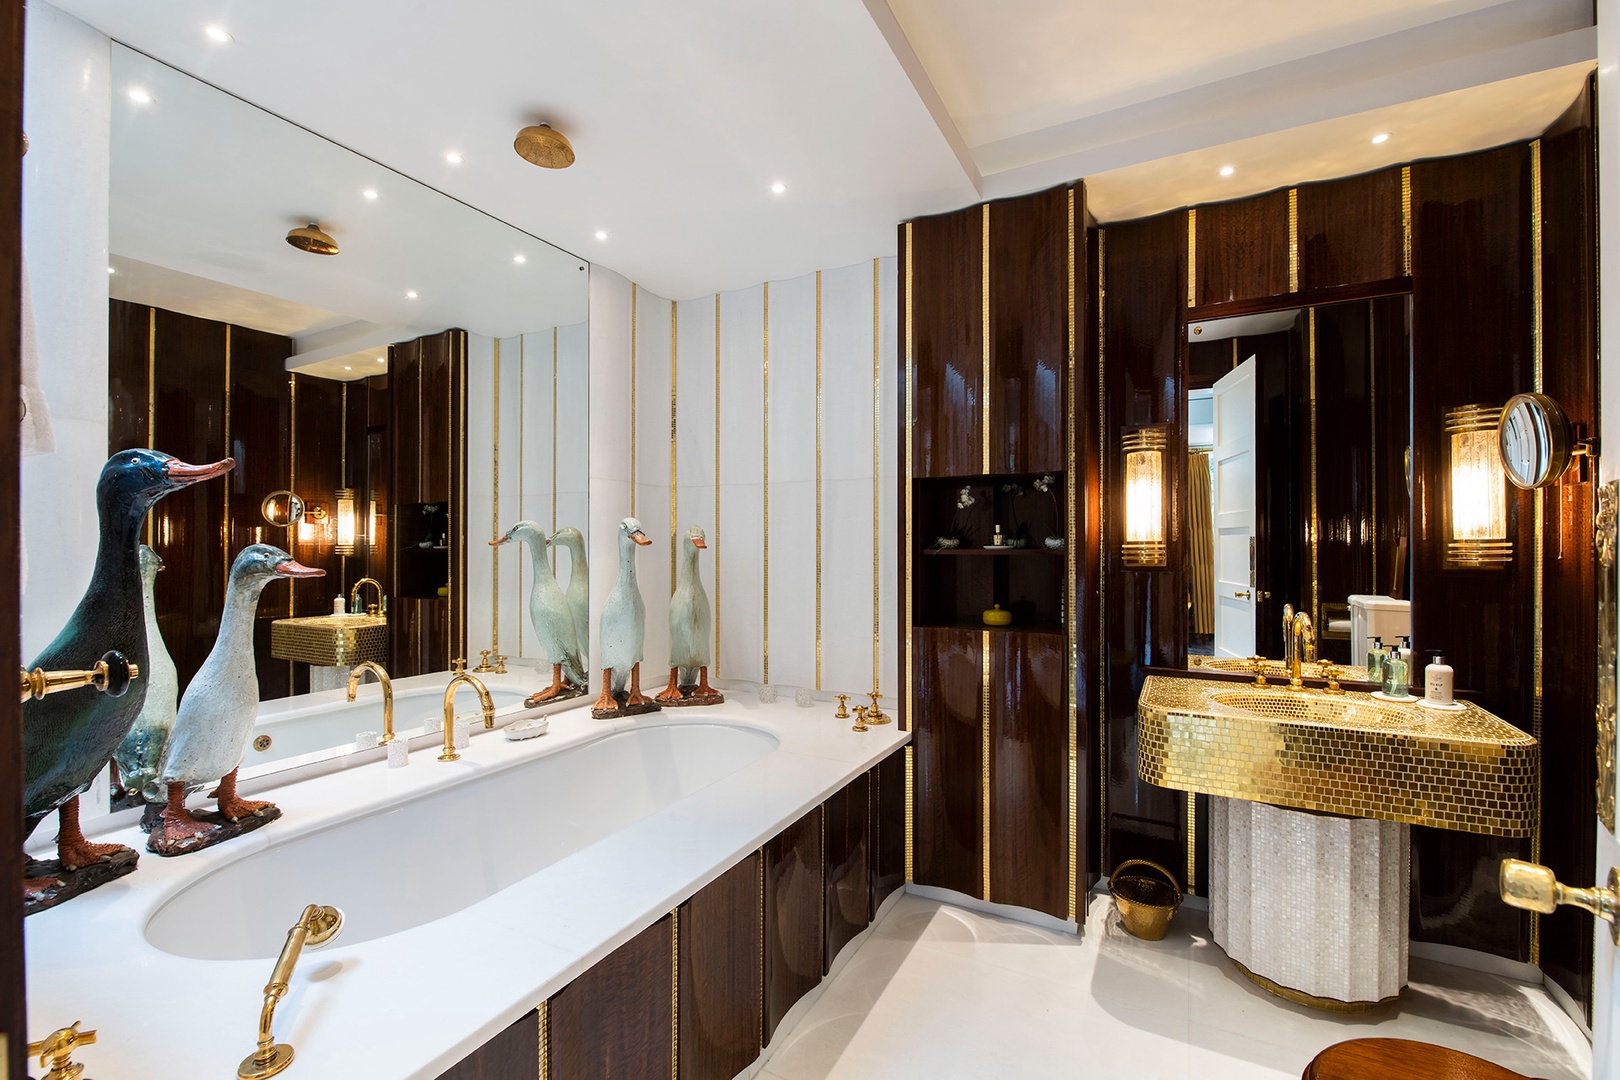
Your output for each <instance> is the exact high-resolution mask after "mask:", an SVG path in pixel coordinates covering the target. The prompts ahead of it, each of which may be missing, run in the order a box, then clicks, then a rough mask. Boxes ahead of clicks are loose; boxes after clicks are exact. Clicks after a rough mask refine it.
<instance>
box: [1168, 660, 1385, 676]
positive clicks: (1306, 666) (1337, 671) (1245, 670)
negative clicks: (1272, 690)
mask: <svg viewBox="0 0 1620 1080" xmlns="http://www.w3.org/2000/svg"><path fill="white" fill-rule="evenodd" d="M1330 669H1331V671H1332V673H1333V676H1334V678H1336V679H1340V680H1342V681H1344V682H1366V681H1367V669H1366V668H1365V667H1355V666H1353V665H1350V664H1328V663H1325V662H1323V661H1321V660H1301V661H1300V662H1299V674H1300V677H1301V678H1303V679H1325V678H1327V677H1328V674H1329V671H1330ZM1187 670H1188V671H1224V672H1236V673H1238V674H1240V675H1252V674H1254V666H1253V663H1252V661H1249V660H1244V659H1242V658H1240V657H1234V656H1189V657H1187ZM1260 673H1261V674H1263V675H1264V676H1265V677H1266V678H1268V679H1287V678H1288V677H1289V676H1290V675H1291V674H1292V671H1291V670H1290V668H1289V666H1288V663H1287V662H1286V661H1283V660H1263V661H1261V667H1260Z"/></svg>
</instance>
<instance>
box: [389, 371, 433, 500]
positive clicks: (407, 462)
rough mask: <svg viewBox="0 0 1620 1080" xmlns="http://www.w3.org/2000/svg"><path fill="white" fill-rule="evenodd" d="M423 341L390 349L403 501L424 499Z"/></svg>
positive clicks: (397, 477)
mask: <svg viewBox="0 0 1620 1080" xmlns="http://www.w3.org/2000/svg"><path fill="white" fill-rule="evenodd" d="M421 354H422V343H421V341H420V340H417V341H408V342H405V343H404V344H401V345H392V346H390V347H389V349H388V377H389V379H390V380H391V383H392V386H393V393H392V394H391V395H390V409H391V414H390V424H389V427H390V430H391V431H392V432H393V453H394V498H395V500H396V501H397V502H400V503H418V502H423V501H425V500H424V498H423V495H422V420H421V416H422V403H423V388H422V359H421Z"/></svg>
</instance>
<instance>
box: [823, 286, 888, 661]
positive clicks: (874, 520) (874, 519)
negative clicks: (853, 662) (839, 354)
mask: <svg viewBox="0 0 1620 1080" xmlns="http://www.w3.org/2000/svg"><path fill="white" fill-rule="evenodd" d="M821 375H822V371H821V271H820V270H817V271H816V689H817V690H820V689H821V500H822V479H821V440H822V426H823V425H822V420H823V415H824V409H823V404H824V402H823V395H822V390H821ZM872 520H873V522H874V523H875V522H876V521H877V519H876V518H873V519H872ZM874 531H875V530H874Z"/></svg>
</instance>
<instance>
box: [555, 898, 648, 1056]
mask: <svg viewBox="0 0 1620 1080" xmlns="http://www.w3.org/2000/svg"><path fill="white" fill-rule="evenodd" d="M670 924H671V919H670V917H669V916H668V915H665V916H664V917H663V918H662V919H659V920H658V921H657V922H655V923H653V924H652V925H651V926H649V927H648V928H647V929H645V930H643V931H642V932H641V933H639V934H637V935H636V936H635V937H633V938H631V939H630V940H629V941H627V942H625V943H624V944H623V945H620V946H619V947H618V948H617V949H614V950H613V951H612V952H611V953H609V954H608V955H607V956H606V957H604V958H603V959H601V960H599V961H597V962H596V964H595V966H593V967H592V968H591V969H590V970H589V971H587V972H585V974H583V975H581V976H580V977H579V978H577V979H575V980H574V981H573V982H571V983H569V984H568V985H567V986H565V987H564V988H563V989H561V990H559V991H558V992H557V993H556V995H555V996H553V997H552V999H551V1006H550V1009H551V1077H552V1080H648V1078H649V1077H656V1076H668V1075H669V1074H670V1071H671V1068H672V1061H671V1052H672V1050H673V1048H674V1043H673V1041H672V1038H673V1031H674V1028H673V1023H674V1015H673V1007H674V999H673V990H674V987H673V986H672V985H671V982H670V978H671V974H670V973H671V957H672V955H673V954H672V951H671V950H672V948H673V944H674V943H673V941H672V940H671V926H670Z"/></svg>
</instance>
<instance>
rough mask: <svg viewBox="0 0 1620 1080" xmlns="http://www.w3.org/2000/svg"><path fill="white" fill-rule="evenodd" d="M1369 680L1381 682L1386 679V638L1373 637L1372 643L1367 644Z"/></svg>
mask: <svg viewBox="0 0 1620 1080" xmlns="http://www.w3.org/2000/svg"><path fill="white" fill-rule="evenodd" d="M1367 681H1368V682H1375V683H1381V682H1383V681H1384V639H1383V638H1376V637H1375V638H1373V639H1372V644H1371V645H1369V646H1367Z"/></svg>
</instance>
